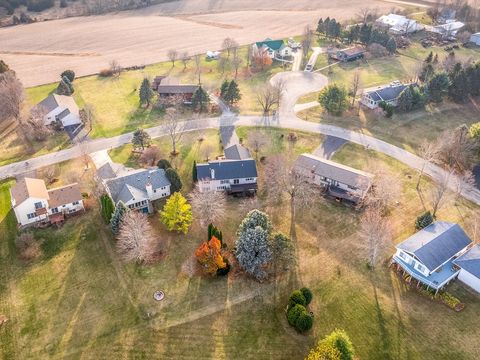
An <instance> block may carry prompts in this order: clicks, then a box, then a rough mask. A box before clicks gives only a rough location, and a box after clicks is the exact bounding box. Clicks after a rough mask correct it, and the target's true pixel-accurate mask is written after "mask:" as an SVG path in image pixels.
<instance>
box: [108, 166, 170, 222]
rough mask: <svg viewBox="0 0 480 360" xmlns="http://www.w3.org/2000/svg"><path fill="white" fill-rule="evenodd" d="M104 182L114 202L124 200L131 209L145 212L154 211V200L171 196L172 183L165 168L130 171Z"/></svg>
mask: <svg viewBox="0 0 480 360" xmlns="http://www.w3.org/2000/svg"><path fill="white" fill-rule="evenodd" d="M100 177H101V176H100ZM103 184H104V187H105V190H106V191H107V193H108V195H109V196H110V197H111V198H112V200H113V202H114V204H118V202H119V201H122V202H123V203H124V204H125V205H126V206H127V207H129V208H130V209H133V210H139V211H141V212H143V213H151V212H152V211H153V206H152V202H153V201H155V200H158V199H161V198H165V197H167V196H169V195H170V185H171V184H170V181H169V180H168V179H167V177H166V175H165V170H163V169H152V170H149V169H147V170H145V169H142V170H138V171H133V172H129V173H125V174H123V175H120V176H116V177H112V178H107V179H105V180H103Z"/></svg>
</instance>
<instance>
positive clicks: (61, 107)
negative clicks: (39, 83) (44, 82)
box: [37, 94, 82, 127]
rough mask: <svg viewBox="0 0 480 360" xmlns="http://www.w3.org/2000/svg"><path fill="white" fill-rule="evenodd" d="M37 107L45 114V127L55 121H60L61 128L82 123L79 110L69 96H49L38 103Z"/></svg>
mask: <svg viewBox="0 0 480 360" xmlns="http://www.w3.org/2000/svg"><path fill="white" fill-rule="evenodd" d="M37 107H38V108H41V109H42V110H44V111H45V112H46V115H45V117H44V119H45V125H50V124H52V123H54V122H56V121H60V122H61V123H62V126H63V127H66V126H71V125H80V124H81V123H82V121H81V119H80V110H79V109H78V106H77V103H76V102H75V100H74V99H73V97H71V96H65V95H58V94H50V95H48V96H47V97H46V98H45V99H43V100H42V101H41V102H40V103H38V104H37Z"/></svg>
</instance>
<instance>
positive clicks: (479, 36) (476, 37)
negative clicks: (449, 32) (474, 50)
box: [470, 32, 480, 46]
mask: <svg viewBox="0 0 480 360" xmlns="http://www.w3.org/2000/svg"><path fill="white" fill-rule="evenodd" d="M470 42H471V43H474V44H475V45H478V46H480V32H478V33H475V34H472V35H471V36H470Z"/></svg>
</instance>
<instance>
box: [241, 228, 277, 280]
mask: <svg viewBox="0 0 480 360" xmlns="http://www.w3.org/2000/svg"><path fill="white" fill-rule="evenodd" d="M268 236H269V234H268V231H267V230H265V229H264V228H263V227H261V226H256V227H254V228H247V229H246V230H245V231H242V232H241V233H240V235H239V237H238V239H237V241H236V243H235V247H236V251H235V256H236V257H237V260H238V263H239V264H240V266H241V267H242V268H243V269H244V270H245V271H246V272H247V273H248V274H250V275H252V276H253V277H255V278H256V279H257V280H262V279H264V278H265V277H266V276H267V272H266V270H265V269H266V266H267V265H268V264H269V263H270V261H271V260H272V252H271V249H270V245H269V242H268Z"/></svg>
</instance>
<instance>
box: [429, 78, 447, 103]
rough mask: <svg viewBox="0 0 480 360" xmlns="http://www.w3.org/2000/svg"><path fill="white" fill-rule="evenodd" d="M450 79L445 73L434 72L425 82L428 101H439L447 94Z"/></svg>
mask: <svg viewBox="0 0 480 360" xmlns="http://www.w3.org/2000/svg"><path fill="white" fill-rule="evenodd" d="M449 86H450V79H449V78H448V75H447V74H446V73H437V74H434V75H433V76H432V77H431V79H430V80H429V81H428V83H427V94H428V98H429V100H430V101H432V102H435V103H439V102H441V101H442V100H443V98H444V97H445V96H446V95H447V94H448V87H449Z"/></svg>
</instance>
